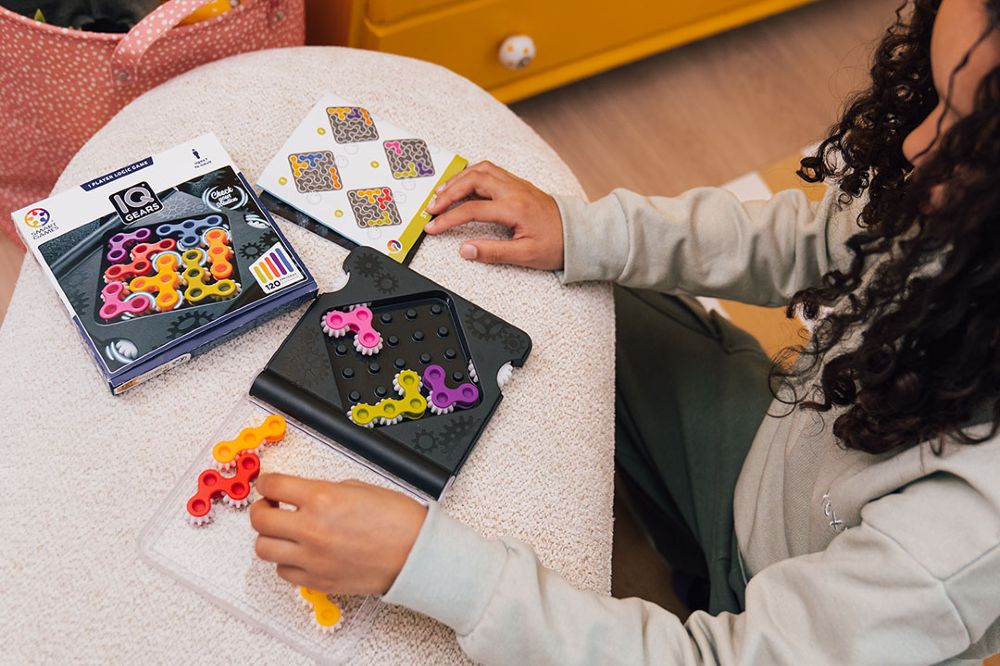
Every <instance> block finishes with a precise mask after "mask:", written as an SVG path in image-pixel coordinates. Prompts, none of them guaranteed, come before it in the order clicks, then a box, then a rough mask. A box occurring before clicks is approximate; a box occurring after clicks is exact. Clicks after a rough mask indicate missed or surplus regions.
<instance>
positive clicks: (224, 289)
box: [181, 248, 239, 303]
mask: <svg viewBox="0 0 1000 666" xmlns="http://www.w3.org/2000/svg"><path fill="white" fill-rule="evenodd" d="M181 260H182V261H183V262H184V281H185V282H186V283H187V288H186V289H185V290H184V298H186V299H187V300H188V302H189V303H201V302H202V301H203V300H205V299H206V298H216V299H218V300H220V301H224V300H226V299H228V298H232V297H233V296H235V295H236V294H237V293H239V285H238V284H237V283H236V281H235V280H229V279H227V280H219V281H217V282H215V283H213V284H205V276H206V275H207V274H208V271H206V270H205V267H204V266H202V262H203V261H204V260H205V253H204V251H202V250H200V249H198V248H194V249H191V250H188V251H187V252H185V253H184V254H182V255H181Z"/></svg>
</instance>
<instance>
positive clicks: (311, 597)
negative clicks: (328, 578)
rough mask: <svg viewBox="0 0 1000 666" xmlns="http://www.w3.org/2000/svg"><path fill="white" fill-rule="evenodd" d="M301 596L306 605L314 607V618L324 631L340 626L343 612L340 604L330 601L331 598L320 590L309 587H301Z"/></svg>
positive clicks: (327, 631)
mask: <svg viewBox="0 0 1000 666" xmlns="http://www.w3.org/2000/svg"><path fill="white" fill-rule="evenodd" d="M299 596H300V597H301V598H302V599H303V601H304V602H305V605H306V606H307V607H309V608H311V609H312V611H313V620H315V622H316V626H317V627H319V630H320V631H322V632H323V633H329V632H331V631H334V630H335V629H337V628H338V627H339V626H340V620H341V618H342V614H341V612H340V606H338V605H337V604H335V603H334V602H332V601H330V598H329V597H328V596H326V595H325V594H323V593H322V592H320V591H318V590H311V589H309V588H308V587H300V588H299Z"/></svg>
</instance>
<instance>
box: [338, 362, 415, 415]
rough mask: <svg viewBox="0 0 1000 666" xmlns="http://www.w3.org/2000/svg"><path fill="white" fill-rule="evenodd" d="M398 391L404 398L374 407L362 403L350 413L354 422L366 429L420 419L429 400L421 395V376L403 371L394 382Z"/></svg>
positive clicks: (381, 401) (384, 400)
mask: <svg viewBox="0 0 1000 666" xmlns="http://www.w3.org/2000/svg"><path fill="white" fill-rule="evenodd" d="M393 385H394V386H395V388H396V391H398V392H399V394H400V395H401V396H403V397H401V398H385V399H383V400H380V401H379V402H378V403H376V404H374V405H369V404H367V403H364V402H361V403H358V404H356V405H354V406H353V407H351V411H350V412H348V416H349V417H350V419H351V420H352V421H354V422H355V423H357V424H358V425H360V426H365V427H366V428H373V427H374V426H375V424H376V423H381V424H382V425H392V424H393V423H399V422H400V421H402V420H403V418H404V417H405V418H408V419H419V418H420V417H421V416H423V415H424V412H425V411H426V410H427V398H425V397H424V396H423V395H421V394H420V375H418V374H417V373H416V372H414V371H413V370H403V371H402V372H400V373H399V374H397V375H396V378H395V379H394V380H393Z"/></svg>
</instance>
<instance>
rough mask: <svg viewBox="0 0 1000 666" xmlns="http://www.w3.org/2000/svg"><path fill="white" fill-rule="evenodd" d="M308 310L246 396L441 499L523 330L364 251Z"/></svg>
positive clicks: (522, 352) (519, 358)
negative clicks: (335, 288) (345, 277)
mask: <svg viewBox="0 0 1000 666" xmlns="http://www.w3.org/2000/svg"><path fill="white" fill-rule="evenodd" d="M344 271H345V272H346V273H347V274H348V275H349V278H348V280H347V283H346V284H345V285H344V286H343V287H342V288H341V289H339V290H338V291H335V292H331V293H327V294H322V295H320V296H319V298H318V299H317V300H316V301H315V302H314V303H313V304H312V305H311V306H310V307H309V309H308V310H307V311H306V313H305V314H304V315H303V317H302V319H301V320H300V321H299V322H298V324H296V326H295V328H294V329H293V330H292V332H291V333H290V334H289V336H288V337H287V338H286V340H285V341H284V342H283V343H282V345H281V347H280V348H279V349H278V351H277V352H276V353H275V354H274V356H273V357H272V358H271V360H270V361H269V362H268V364H267V366H266V367H265V368H264V370H263V371H262V372H261V373H260V374H259V375H258V376H257V378H256V379H255V380H254V382H253V386H252V387H251V389H250V394H251V395H252V396H253V397H254V398H255V399H257V400H259V401H262V402H264V403H266V404H267V405H270V406H271V407H273V408H274V409H276V410H278V411H280V412H283V413H284V414H286V415H288V416H289V417H291V418H292V419H294V420H295V421H298V422H299V423H300V424H301V425H303V426H305V427H306V428H307V429H309V430H311V431H313V432H315V433H317V434H319V435H320V436H321V438H323V439H325V440H328V441H333V442H336V443H338V444H340V445H341V446H342V447H344V448H346V449H347V450H348V451H350V452H351V453H352V454H354V455H355V456H356V457H360V458H361V459H363V461H366V462H367V463H369V464H373V465H375V466H376V467H378V468H380V469H382V470H384V471H385V472H388V473H389V474H390V475H391V476H392V477H394V478H395V479H397V480H400V481H402V482H404V483H405V484H406V485H407V486H409V487H410V488H412V489H415V490H417V491H420V492H421V493H422V494H425V495H427V496H429V497H432V498H440V497H441V495H442V494H443V493H444V491H445V490H446V488H447V486H448V484H449V482H450V480H451V479H452V478H453V477H454V476H455V474H457V472H458V470H459V469H460V468H461V466H462V464H463V463H464V462H465V460H466V458H467V457H468V455H469V453H470V452H471V451H472V448H473V446H474V445H475V443H476V441H477V440H478V438H479V436H480V434H481V433H482V431H483V428H484V427H485V426H486V424H487V422H488V421H489V419H490V418H491V416H492V415H493V413H494V411H495V410H496V408H497V406H498V405H499V403H500V400H501V399H502V394H501V388H502V385H503V383H504V382H505V381H506V379H507V378H509V376H510V374H511V372H512V368H514V367H520V366H521V365H523V364H524V362H525V360H526V359H527V358H528V354H529V353H530V351H531V339H530V338H529V337H528V335H527V334H526V333H525V332H524V331H522V330H520V329H518V328H516V327H514V326H512V325H511V324H509V323H507V322H506V321H504V320H502V319H500V318H499V317H497V316H495V315H493V314H491V313H489V312H487V311H486V310H483V309H482V308H480V307H478V306H477V305H475V304H474V303H471V302H469V301H467V300H466V299H464V298H462V297H461V296H458V295H457V294H455V293H453V292H451V291H449V290H448V289H445V288H444V287H442V286H440V285H438V284H436V283H435V282H432V281H431V280H429V279H427V278H425V277H423V276H421V275H419V274H418V273H416V272H414V271H412V270H410V269H409V268H407V267H405V266H402V265H400V264H399V263H397V262H396V261H394V260H392V259H390V258H389V257H387V256H385V255H384V254H382V253H380V252H377V251H375V250H373V249H371V248H366V247H359V248H357V249H355V250H354V251H352V252H351V254H350V255H349V256H348V257H347V259H345V261H344Z"/></svg>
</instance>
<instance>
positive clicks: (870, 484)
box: [251, 0, 1000, 664]
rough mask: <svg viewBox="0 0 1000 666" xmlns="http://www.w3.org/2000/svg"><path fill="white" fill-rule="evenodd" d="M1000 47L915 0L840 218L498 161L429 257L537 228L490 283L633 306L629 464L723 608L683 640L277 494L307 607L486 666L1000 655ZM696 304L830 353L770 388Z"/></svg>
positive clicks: (495, 249)
mask: <svg viewBox="0 0 1000 666" xmlns="http://www.w3.org/2000/svg"><path fill="white" fill-rule="evenodd" d="M998 27H1000V0H915V1H914V2H912V3H911V7H909V8H908V9H907V10H906V12H905V15H904V17H903V18H900V19H898V20H897V23H896V25H895V26H893V28H891V29H890V30H889V31H888V33H887V35H886V37H885V39H884V40H883V42H882V44H881V46H880V47H879V49H878V51H877V53H876V58H875V65H874V67H873V69H872V74H873V83H872V86H871V88H870V89H869V90H868V91H867V92H866V93H864V94H862V95H860V96H859V97H857V98H856V99H855V100H854V101H853V102H852V104H851V105H850V106H849V108H848V109H847V111H846V113H845V115H844V117H843V118H842V120H841V121H840V122H839V123H838V124H837V125H835V126H834V128H833V129H832V130H831V134H830V136H829V137H828V138H827V139H826V140H825V141H824V142H823V144H822V145H821V147H820V148H819V152H818V154H817V156H815V157H812V158H807V159H805V160H803V162H802V171H801V174H802V175H803V176H804V177H805V178H806V179H807V180H809V181H813V182H816V181H820V180H826V179H829V180H832V182H833V183H834V185H835V187H832V188H831V192H830V193H829V194H828V196H827V197H826V198H825V199H824V201H822V202H821V203H820V204H818V205H816V206H813V205H810V204H809V203H808V202H807V201H806V200H805V198H804V197H803V196H802V195H801V194H799V193H796V192H783V193H781V194H779V195H777V196H776V197H774V199H772V200H771V201H768V202H754V203H748V204H745V205H743V204H740V203H739V202H737V201H736V200H735V198H733V197H732V196H730V195H729V194H727V193H725V192H723V191H721V190H718V189H713V188H703V189H696V190H693V191H691V192H688V193H686V194H684V195H683V196H681V197H678V198H675V199H668V198H662V197H650V198H644V197H640V196H638V195H636V194H633V193H630V192H626V191H621V190H618V191H615V192H613V193H612V194H611V195H609V196H607V197H605V198H604V199H602V200H600V201H597V202H595V203H593V204H586V203H584V202H582V201H578V200H575V199H570V198H558V199H553V198H552V197H549V196H548V195H546V194H544V193H543V192H541V191H539V190H538V189H536V188H535V187H534V186H532V185H531V184H530V183H528V182H526V181H524V180H522V179H520V178H517V177H515V176H513V175H511V174H509V173H507V172H505V171H503V170H501V169H499V168H497V167H495V166H492V165H490V164H488V163H480V164H477V165H475V166H474V167H472V168H470V169H469V170H467V171H466V172H465V173H463V174H461V175H459V176H458V177H456V178H455V179H453V180H452V181H451V182H450V183H448V184H447V185H446V186H443V187H442V188H441V189H440V190H439V192H438V194H437V198H436V201H434V202H433V204H432V206H433V208H432V212H434V213H441V214H440V215H439V217H437V219H436V220H434V222H432V223H431V224H429V225H428V231H429V232H430V233H432V234H436V233H441V232H444V231H446V230H448V229H450V228H452V227H455V226H457V225H461V224H464V223H465V222H468V221H471V220H481V221H488V222H495V223H498V224H503V225H506V226H508V227H510V228H511V229H512V230H513V238H512V239H511V240H507V241H469V242H466V243H464V244H463V246H462V249H461V253H462V256H464V257H466V258H467V259H470V260H475V261H484V262H488V263H500V262H503V263H512V264H517V265H521V266H530V267H532V268H538V269H546V270H561V271H562V274H561V277H562V280H563V281H564V282H574V281H579V280H613V281H615V282H617V283H618V284H619V285H622V286H624V287H629V288H630V289H619V290H618V291H617V292H616V300H617V305H616V309H617V311H618V315H619V317H618V328H619V333H618V336H619V340H618V363H619V365H618V395H617V411H618V416H617V421H618V422H617V425H618V429H617V450H616V454H617V459H618V463H619V468H620V469H621V470H622V472H623V473H624V474H625V476H626V478H627V480H628V487H629V490H630V491H631V492H630V494H631V495H632V496H633V498H634V499H635V500H636V504H637V506H640V507H642V508H643V511H644V518H645V520H646V522H647V523H649V524H650V525H651V527H652V528H653V530H654V533H655V536H656V537H657V540H658V542H659V543H660V544H661V546H662V547H663V550H664V551H665V552H666V554H667V555H668V556H669V557H670V558H671V559H672V560H673V561H674V564H675V566H676V567H677V568H678V569H681V570H684V571H687V572H688V573H691V574H693V575H701V576H704V577H705V578H706V579H707V581H708V584H709V598H708V607H709V610H710V613H709V612H704V611H696V612H694V613H693V614H692V615H691V616H690V618H689V619H688V620H687V622H686V623H684V624H682V623H681V622H680V621H679V620H678V619H677V617H675V616H674V615H672V614H671V613H669V612H667V611H665V610H663V609H661V608H658V607H656V606H654V605H652V604H649V603H647V602H644V601H641V600H639V599H623V600H617V599H610V598H606V597H601V596H599V595H597V594H593V593H588V592H582V591H579V590H575V589H573V588H572V587H570V586H569V584H568V583H567V582H566V581H565V580H563V579H562V578H561V577H560V576H558V575H556V574H555V573H553V572H551V571H548V570H546V569H544V568H543V567H541V566H540V564H539V563H538V561H537V559H536V558H535V556H534V554H533V553H532V551H531V549H530V548H529V547H528V546H527V545H525V544H523V543H520V542H517V541H514V540H506V539H503V540H496V541H488V540H486V539H483V538H482V537H480V536H479V535H478V534H476V533H475V532H473V531H472V530H470V529H468V528H467V527H464V526H462V525H460V524H459V523H457V522H456V521H454V520H453V519H451V518H449V517H447V516H446V515H444V514H443V513H442V512H441V510H440V509H439V508H438V506H437V505H436V504H434V503H431V505H430V507H429V509H424V508H423V507H421V506H419V505H418V504H417V503H415V502H413V501H411V500H409V499H407V498H405V497H403V496H402V495H399V494H396V493H393V492H391V491H387V490H382V489H378V488H375V487H372V486H368V485H365V484H362V483H358V482H345V483H336V484H334V483H326V482H319V481H310V480H304V479H298V478H295V477H289V476H283V475H276V474H272V475H263V476H261V478H260V480H259V482H258V490H259V491H260V492H261V494H262V495H263V496H264V497H265V498H267V499H268V500H270V501H269V502H268V501H262V502H257V503H256V504H255V505H254V506H253V507H252V509H251V521H252V523H253V526H254V527H255V528H256V529H257V530H258V532H259V533H260V537H259V538H258V540H257V553H258V555H259V556H260V557H262V558H264V559H267V560H270V561H273V562H276V563H277V564H278V567H277V572H278V575H280V576H282V577H283V578H286V579H287V580H289V581H291V582H292V583H295V584H301V585H307V586H309V587H314V588H319V589H321V590H326V591H330V592H335V593H386V596H385V599H386V600H387V601H389V602H392V603H398V604H402V605H405V606H408V607H410V608H413V609H415V610H418V611H421V612H423V613H426V614H427V615H430V616H432V617H434V618H437V619H438V620H440V621H442V622H444V623H446V624H448V625H449V626H451V627H453V628H454V629H455V631H456V633H457V635H458V640H459V642H460V643H461V645H462V647H463V649H464V650H465V651H466V653H467V654H468V655H469V656H470V657H472V658H473V659H475V660H477V661H484V662H490V663H525V664H536V663H556V664H564V663H639V662H650V661H654V660H655V661H662V662H664V663H691V664H695V663H706V662H707V663H723V664H735V663H760V664H777V663H804V664H819V663H835V664H888V663H899V664H927V663H936V662H940V661H944V660H949V659H952V658H956V657H959V658H982V657H984V656H986V655H988V654H991V653H993V652H996V651H998V650H1000V622H998V618H1000V436H998V434H997V431H998V425H1000V399H998V398H1000V187H998V185H1000V182H998V174H1000V31H998ZM470 195H476V196H477V197H478V198H477V199H474V200H471V201H467V202H465V203H460V202H462V201H463V200H464V199H466V198H468V197H469V196H470ZM456 203H458V205H457V206H454V207H451V208H449V207H450V206H452V205H453V204H456ZM668 293H669V294H674V295H670V296H668V295H666V294H668ZM676 294H699V295H711V296H718V297H725V298H731V299H737V300H742V301H747V302H752V303H760V304H767V305H776V304H779V303H787V304H789V311H790V312H791V311H792V309H794V308H801V310H802V312H803V314H804V315H805V316H806V317H807V318H809V319H812V320H813V321H814V324H815V325H814V326H813V333H812V338H811V341H810V342H809V343H807V344H805V345H803V347H802V348H801V349H799V350H798V351H799V353H800V358H799V360H798V362H797V363H796V364H795V365H794V366H783V365H781V364H775V365H774V366H772V367H770V369H769V367H768V364H767V363H766V361H765V360H764V359H763V358H762V356H761V354H760V351H759V348H757V347H756V345H755V344H754V343H753V342H752V341H751V340H750V339H749V338H748V336H747V335H746V334H745V333H743V332H741V331H739V330H737V329H735V328H734V327H732V326H730V325H728V324H726V323H724V322H723V321H721V320H719V319H718V318H715V317H709V316H707V315H706V314H705V313H704V311H701V310H699V309H698V308H697V306H696V305H693V304H692V303H691V302H690V300H689V299H687V298H686V297H683V296H681V297H679V296H676ZM639 340H641V341H642V345H638V344H637V341H639ZM649 345H656V353H655V354H648V353H645V354H643V355H642V357H641V358H640V357H639V356H638V354H637V353H636V351H635V350H636V347H637V346H638V347H639V348H640V349H648V346H649ZM650 359H652V362H650ZM785 367H788V368H789V369H787V370H786V369H784V368H785ZM768 375H770V379H771V380H772V382H771V386H772V390H773V391H774V397H775V400H774V401H773V402H771V397H772V396H771V395H770V394H769V392H765V391H767V386H768V382H767V377H768ZM663 378H667V379H668V381H669V384H668V386H666V387H664V386H662V381H663ZM654 382H660V383H659V384H657V386H658V387H659V388H658V390H656V391H653V390H650V389H649V387H651V386H654ZM664 395H665V396H666V397H664V398H661V397H659V396H664ZM651 396H658V397H657V398H655V402H654V399H653V398H652V397H651ZM768 403H770V408H769V409H768ZM765 412H767V414H766V415H765ZM737 479H738V480H737ZM275 501H283V502H288V503H290V504H293V505H295V506H296V507H297V508H298V510H297V511H282V510H279V509H277V508H275V507H274V506H273V502H275ZM747 581H749V582H747Z"/></svg>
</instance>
